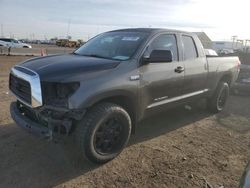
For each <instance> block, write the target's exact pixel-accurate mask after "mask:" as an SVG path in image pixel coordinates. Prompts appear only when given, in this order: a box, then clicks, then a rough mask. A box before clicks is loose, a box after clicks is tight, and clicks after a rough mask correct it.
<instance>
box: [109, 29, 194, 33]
mask: <svg viewBox="0 0 250 188" xmlns="http://www.w3.org/2000/svg"><path fill="white" fill-rule="evenodd" d="M117 31H119V32H143V33H151V34H154V33H161V32H175V33H186V34H189V35H195V34H194V33H191V32H186V31H180V30H174V29H162V28H128V29H118V30H113V31H110V32H117Z"/></svg>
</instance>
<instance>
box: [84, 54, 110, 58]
mask: <svg viewBox="0 0 250 188" xmlns="http://www.w3.org/2000/svg"><path fill="white" fill-rule="evenodd" d="M85 56H89V57H97V58H103V59H111V58H108V57H104V56H101V55H98V54H88V55H85Z"/></svg>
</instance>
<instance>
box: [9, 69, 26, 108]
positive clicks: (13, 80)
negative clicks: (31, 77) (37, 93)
mask: <svg viewBox="0 0 250 188" xmlns="http://www.w3.org/2000/svg"><path fill="white" fill-rule="evenodd" d="M9 87H10V90H11V91H12V92H13V93H14V94H15V95H16V96H17V97H18V98H20V99H21V100H23V101H24V102H26V103H28V104H31V87H30V83H29V82H27V81H26V80H23V79H20V78H18V77H16V76H14V75H12V74H10V80H9Z"/></svg>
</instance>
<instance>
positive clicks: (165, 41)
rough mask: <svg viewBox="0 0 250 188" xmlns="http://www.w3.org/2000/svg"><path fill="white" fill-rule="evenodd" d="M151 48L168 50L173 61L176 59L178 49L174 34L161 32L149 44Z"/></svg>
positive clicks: (151, 49)
mask: <svg viewBox="0 0 250 188" xmlns="http://www.w3.org/2000/svg"><path fill="white" fill-rule="evenodd" d="M153 50H170V51H171V52H172V54H173V61H178V50H177V43H176V38H175V35H173V34H163V35H160V36H158V37H156V39H154V41H153V42H152V43H151V44H150V51H153Z"/></svg>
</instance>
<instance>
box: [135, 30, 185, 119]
mask: <svg viewBox="0 0 250 188" xmlns="http://www.w3.org/2000/svg"><path fill="white" fill-rule="evenodd" d="M178 41H179V40H177V37H176V36H175V35H174V34H161V35H159V36H157V37H155V39H153V41H152V42H151V43H150V44H149V45H148V48H147V50H146V51H145V53H144V55H143V56H146V57H148V55H149V54H150V53H151V52H152V51H153V50H169V51H171V52H172V55H173V61H172V62H154V63H148V64H146V65H142V66H140V67H139V72H140V89H139V100H140V108H141V112H142V117H143V116H144V115H145V113H146V112H148V111H150V112H152V111H154V110H152V109H157V107H158V106H165V103H164V101H167V100H169V99H171V98H174V97H177V96H179V95H181V93H182V87H183V81H184V70H182V69H183V68H184V64H183V62H180V61H179V53H178V52H179V50H178V47H177V42H178Z"/></svg>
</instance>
